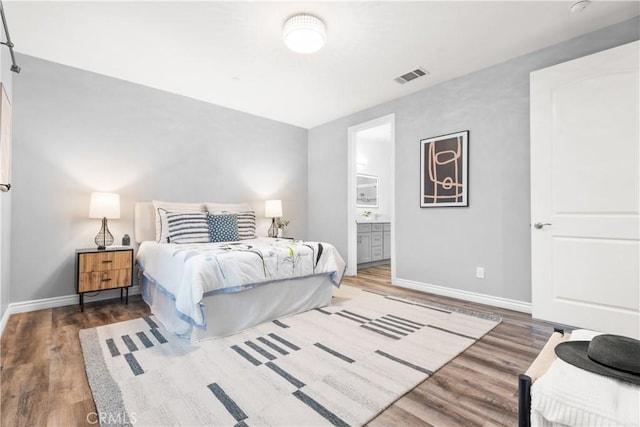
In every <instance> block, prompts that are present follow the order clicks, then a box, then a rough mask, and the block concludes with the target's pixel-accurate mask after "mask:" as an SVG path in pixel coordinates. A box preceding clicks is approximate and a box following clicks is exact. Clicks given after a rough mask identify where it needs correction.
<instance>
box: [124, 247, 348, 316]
mask: <svg viewBox="0 0 640 427" xmlns="http://www.w3.org/2000/svg"><path fill="white" fill-rule="evenodd" d="M320 246H321V247H322V251H320V249H319V248H320ZM320 252H321V255H320ZM137 262H138V264H139V265H140V266H141V267H142V268H143V270H144V275H145V276H146V277H147V278H149V279H150V280H152V281H154V283H155V284H156V285H159V286H161V287H162V288H163V289H164V290H165V292H167V293H168V294H170V295H172V296H173V297H174V298H175V300H176V308H177V311H178V312H179V313H180V314H181V315H182V316H184V317H183V318H184V320H187V321H189V322H190V323H192V324H193V325H194V326H198V327H205V325H206V324H205V319H204V314H203V312H202V308H201V306H200V304H201V302H202V298H203V296H205V295H206V294H211V293H229V292H237V291H241V290H244V289H249V288H252V287H255V286H258V285H260V284H263V283H268V282H271V281H274V280H281V279H287V278H291V277H305V276H311V275H315V274H325V273H329V274H331V280H332V281H333V282H334V283H335V284H336V285H339V284H340V282H341V281H342V275H343V273H344V269H345V263H344V261H343V259H342V257H341V256H340V254H339V253H338V251H337V250H336V249H335V248H334V247H333V246H332V245H330V244H328V243H322V244H320V243H315V242H304V243H303V242H294V241H292V240H280V239H268V238H257V239H251V240H243V241H242V242H230V243H201V244H181V245H177V244H161V243H155V242H143V243H142V244H141V245H140V248H139V249H138V254H137Z"/></svg>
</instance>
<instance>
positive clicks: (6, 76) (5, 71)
mask: <svg viewBox="0 0 640 427" xmlns="http://www.w3.org/2000/svg"><path fill="white" fill-rule="evenodd" d="M18 65H20V64H18ZM10 68H11V55H10V53H9V49H7V48H6V47H2V49H0V81H1V82H2V84H3V85H4V87H5V89H6V91H7V96H8V97H9V101H11V100H12V98H13V97H12V88H13V76H14V73H13V72H11V71H10ZM3 184H4V183H3ZM11 195H12V193H11V191H9V192H1V191H0V318H2V316H3V315H4V312H5V310H6V309H7V306H8V305H9V302H10V301H9V299H10V285H9V283H10V282H9V280H10V278H11V277H10V273H11Z"/></svg>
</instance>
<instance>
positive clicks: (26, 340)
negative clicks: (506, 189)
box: [0, 266, 553, 427]
mask: <svg viewBox="0 0 640 427" xmlns="http://www.w3.org/2000/svg"><path fill="white" fill-rule="evenodd" d="M345 283H348V284H350V285H354V286H360V287H366V288H369V289H374V290H378V291H381V292H385V293H393V294H396V295H410V296H414V297H419V298H423V299H424V300H427V301H433V302H437V303H440V304H447V305H456V306H462V307H465V308H467V309H469V310H474V311H478V312H483V313H491V314H497V315H499V316H502V318H503V321H502V323H501V324H500V325H498V326H497V327H496V328H495V329H493V330H492V331H491V332H490V333H489V334H487V335H486V336H485V337H483V338H482V339H481V340H479V341H478V342H477V343H476V344H475V345H473V346H471V347H470V348H469V349H467V350H466V351H465V352H464V353H462V354H461V355H459V356H458V357H456V358H455V359H454V360H452V361H451V362H450V363H449V364H447V365H445V366H444V367H443V368H442V369H440V370H439V371H437V372H436V373H435V374H434V375H433V376H432V377H431V378H429V379H427V380H426V381H424V382H423V383H421V384H420V385H418V387H416V388H415V389H413V390H412V391H410V392H409V393H407V394H406V395H404V396H403V397H402V398H400V399H399V400H398V401H396V402H395V403H394V404H392V405H391V406H390V407H389V408H387V409H386V410H385V411H384V412H382V413H381V414H380V415H378V417H376V418H375V419H373V420H372V421H371V422H370V423H369V425H370V426H372V427H378V426H513V425H516V424H517V409H518V408H517V377H518V374H520V373H522V372H524V371H525V370H526V369H527V367H528V366H529V365H530V364H531V362H532V361H533V359H534V358H535V356H536V355H537V353H538V352H539V351H540V349H541V348H542V346H543V345H544V343H545V342H546V340H547V339H548V337H549V336H550V335H551V333H552V332H553V326H552V325H551V324H548V323H544V322H539V321H533V320H532V319H531V316H530V315H527V314H524V313H518V312H514V311H509V310H503V309H500V308H496V307H490V306H484V305H480V304H475V303H471V302H466V301H460V300H455V299H452V298H446V297H440V296H436V295H431V294H424V293H421V292H417V291H412V290H408V289H402V288H398V287H395V286H390V270H389V267H388V266H377V267H371V268H367V269H363V270H360V271H358V277H357V278H355V277H348V278H346V279H345ZM148 314H149V308H148V307H147V305H146V304H145V303H144V302H143V301H142V299H141V298H140V297H139V296H133V297H131V298H130V299H129V305H128V306H127V305H123V304H121V303H120V301H118V300H115V301H114V300H112V301H101V302H96V303H90V304H86V306H85V311H84V313H81V312H80V310H79V309H78V307H77V306H67V307H60V308H54V309H47V310H40V311H34V312H29V313H21V314H15V315H13V316H11V318H10V319H9V321H8V323H7V326H6V328H5V330H4V333H3V334H2V341H1V344H0V361H1V370H2V374H1V380H0V394H1V397H0V423H1V425H2V426H45V425H49V426H81V425H92V424H91V423H90V421H93V420H94V419H95V418H92V417H91V416H90V417H89V419H87V415H88V414H91V413H93V412H95V406H94V403H93V399H92V396H91V390H90V389H89V385H88V383H87V379H86V374H85V371H84V363H83V359H82V352H81V350H80V341H79V339H78V331H79V330H80V329H85V328H91V327H96V326H101V325H105V324H109V323H113V322H120V321H124V320H129V319H134V318H137V317H141V316H146V315H148Z"/></svg>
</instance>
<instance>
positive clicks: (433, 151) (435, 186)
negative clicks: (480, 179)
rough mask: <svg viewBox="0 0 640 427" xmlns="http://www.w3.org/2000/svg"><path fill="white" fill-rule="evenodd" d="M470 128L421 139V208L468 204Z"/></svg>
mask: <svg viewBox="0 0 640 427" xmlns="http://www.w3.org/2000/svg"><path fill="white" fill-rule="evenodd" d="M468 171H469V131H468V130H465V131H461V132H455V133H450V134H447V135H441V136H436V137H432V138H426V139H422V140H420V207H421V208H436V207H457V206H469V181H468V175H469V173H468Z"/></svg>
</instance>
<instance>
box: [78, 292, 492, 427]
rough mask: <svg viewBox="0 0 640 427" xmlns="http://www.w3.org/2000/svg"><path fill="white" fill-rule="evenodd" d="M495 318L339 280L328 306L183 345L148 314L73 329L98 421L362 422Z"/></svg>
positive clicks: (463, 346) (170, 423)
mask: <svg viewBox="0 0 640 427" xmlns="http://www.w3.org/2000/svg"><path fill="white" fill-rule="evenodd" d="M499 322H500V319H499V318H492V316H480V315H477V314H474V313H468V312H461V311H460V310H455V309H452V308H447V307H442V306H434V305H430V304H428V303H422V302H420V301H419V300H416V299H411V300H409V299H404V298H400V297H393V296H385V295H380V294H376V293H372V292H368V291H365V290H361V289H359V288H354V287H350V286H345V285H343V286H342V287H341V288H340V289H339V290H336V291H335V292H334V298H333V301H332V305H331V306H329V307H325V308H322V309H316V310H311V311H308V312H306V313H302V314H298V315H295V316H292V317H288V318H283V319H280V320H276V321H274V322H269V323H265V324H262V325H259V326H256V327H253V328H251V329H249V330H246V331H244V332H241V333H238V334H236V335H233V336H230V337H227V338H220V339H216V340H211V341H205V342H201V343H198V344H195V345H193V344H190V343H189V342H188V341H186V340H184V339H181V338H179V337H176V336H175V335H172V334H171V333H169V332H167V331H166V330H165V329H164V328H163V327H162V326H161V324H160V323H159V322H158V321H157V320H155V319H154V318H153V317H148V318H140V319H135V320H130V321H126V322H121V323H115V324H111V325H106V326H101V327H99V328H93V329H85V330H82V331H80V340H81V344H82V351H83V355H84V360H85V367H86V371H87V377H88V379H89V384H90V386H91V391H92V393H93V398H94V400H95V403H96V407H97V409H98V418H99V419H100V421H101V424H102V425H110V424H117V425H122V424H127V423H129V424H132V425H136V426H161V425H162V426H177V425H189V426H204V425H207V426H210V425H216V426H219V425H222V426H265V425H268V426H285V425H286V426H305V425H308V426H318V425H335V426H348V425H353V426H356V425H363V424H365V423H366V422H367V421H369V420H371V419H372V418H374V417H375V416H376V415H377V414H378V413H380V412H381V411H383V410H384V409H385V408H386V407H388V406H389V405H390V404H392V403H393V402H394V401H395V400H397V399H398V398H399V397H401V396H402V395H404V394H405V393H407V392H408V391H409V390H411V389H412V388H414V387H415V386H417V385H418V384H419V383H420V382H422V381H424V380H425V379H426V378H428V377H429V376H430V375H432V374H433V372H435V371H436V370H438V369H439V368H441V367H442V366H443V365H445V364H446V363H447V362H449V361H450V360H451V359H453V358H454V357H455V356H456V355H458V354H459V353H461V352H462V351H464V350H465V349H466V348H468V347H469V346H471V345H472V344H473V343H474V342H475V341H476V340H478V339H479V338H480V337H482V336H483V335H484V334H486V333H487V332H489V331H490V330H491V329H493V328H494V327H495V326H496V325H497V324H498V323H499Z"/></svg>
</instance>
